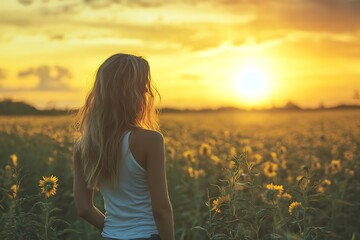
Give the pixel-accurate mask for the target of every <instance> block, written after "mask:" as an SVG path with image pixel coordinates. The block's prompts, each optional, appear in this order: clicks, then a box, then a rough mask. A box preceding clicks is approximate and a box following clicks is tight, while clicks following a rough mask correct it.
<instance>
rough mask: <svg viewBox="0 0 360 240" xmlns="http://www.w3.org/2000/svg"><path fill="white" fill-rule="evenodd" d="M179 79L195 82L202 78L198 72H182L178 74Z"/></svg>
mask: <svg viewBox="0 0 360 240" xmlns="http://www.w3.org/2000/svg"><path fill="white" fill-rule="evenodd" d="M180 79H182V80H185V81H191V82H197V81H200V80H202V79H203V77H202V76H201V75H198V74H192V73H184V74H182V75H180Z"/></svg>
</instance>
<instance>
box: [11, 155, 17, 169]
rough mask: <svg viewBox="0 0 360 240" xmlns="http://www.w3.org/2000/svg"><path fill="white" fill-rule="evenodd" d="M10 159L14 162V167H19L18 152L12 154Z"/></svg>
mask: <svg viewBox="0 0 360 240" xmlns="http://www.w3.org/2000/svg"><path fill="white" fill-rule="evenodd" d="M10 160H11V162H12V164H13V166H14V167H17V165H18V164H17V162H18V157H17V155H16V154H12V155H11V156H10Z"/></svg>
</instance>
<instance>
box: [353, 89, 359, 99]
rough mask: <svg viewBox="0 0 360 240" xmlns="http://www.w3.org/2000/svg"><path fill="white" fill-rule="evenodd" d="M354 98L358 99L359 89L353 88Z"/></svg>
mask: <svg viewBox="0 0 360 240" xmlns="http://www.w3.org/2000/svg"><path fill="white" fill-rule="evenodd" d="M354 99H356V100H360V93H359V90H357V89H355V90H354Z"/></svg>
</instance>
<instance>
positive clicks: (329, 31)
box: [0, 0, 360, 109]
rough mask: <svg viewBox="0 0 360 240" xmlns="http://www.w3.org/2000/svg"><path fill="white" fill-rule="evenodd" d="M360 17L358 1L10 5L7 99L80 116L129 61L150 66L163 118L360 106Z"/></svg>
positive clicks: (0, 69) (3, 79) (1, 18)
mask: <svg viewBox="0 0 360 240" xmlns="http://www.w3.org/2000/svg"><path fill="white" fill-rule="evenodd" d="M359 12H360V2H358V1H354V0H332V1H307V0H300V1H297V2H296V3H294V2H289V1H285V0H270V1H266V2H265V3H262V2H260V1H246V0H241V1H223V0H215V1H213V2H211V3H209V2H207V1H201V0H198V1H187V0H177V1H174V2H169V1H165V0H156V1H146V0H145V1H132V2H127V1H122V2H119V1H113V0H104V1H97V0H89V1H83V0H74V1H71V2H69V1H58V0H47V1H43V0H18V1H6V2H5V3H3V4H2V5H1V6H0V26H1V27H2V29H3V31H2V32H1V33H0V39H1V40H2V44H1V45H0V51H1V52H2V55H1V57H0V94H1V98H2V99H5V98H12V99H13V100H15V101H25V102H27V103H29V104H31V105H33V106H35V107H36V108H38V109H45V108H52V107H55V108H60V109H61V108H62V109H63V108H75V107H80V106H81V105H82V103H83V102H84V99H85V96H86V93H87V90H88V89H89V87H90V86H91V85H92V82H93V80H94V73H95V71H96V70H97V68H98V66H99V65H100V64H101V63H102V62H103V61H104V60H105V59H106V58H107V57H109V56H110V55H112V54H113V53H116V52H126V53H132V54H135V55H141V56H145V58H146V59H147V60H148V61H149V63H150V68H151V75H152V78H153V80H154V82H155V84H156V86H157V88H158V90H159V92H160V94H161V96H162V101H161V104H160V105H159V107H160V108H177V109H185V108H190V109H204V108H219V107H223V106H231V107H237V108H242V109H252V108H271V107H272V106H276V107H281V106H284V105H285V104H286V103H287V102H288V101H292V102H294V103H296V104H297V105H299V106H301V107H302V108H316V107H318V106H320V105H321V104H323V105H324V106H326V107H328V106H335V105H339V104H351V105H354V104H355V105H357V104H360V100H359V90H360V86H359V81H360V69H359V68H358V66H359V64H360V14H358V13H359ZM334 17H336V22H335V21H333V19H334Z"/></svg>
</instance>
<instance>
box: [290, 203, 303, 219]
mask: <svg viewBox="0 0 360 240" xmlns="http://www.w3.org/2000/svg"><path fill="white" fill-rule="evenodd" d="M302 211H303V206H302V205H301V202H292V203H291V204H290V206H289V213H290V215H292V216H295V217H296V218H299V216H300V215H301V214H302Z"/></svg>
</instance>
